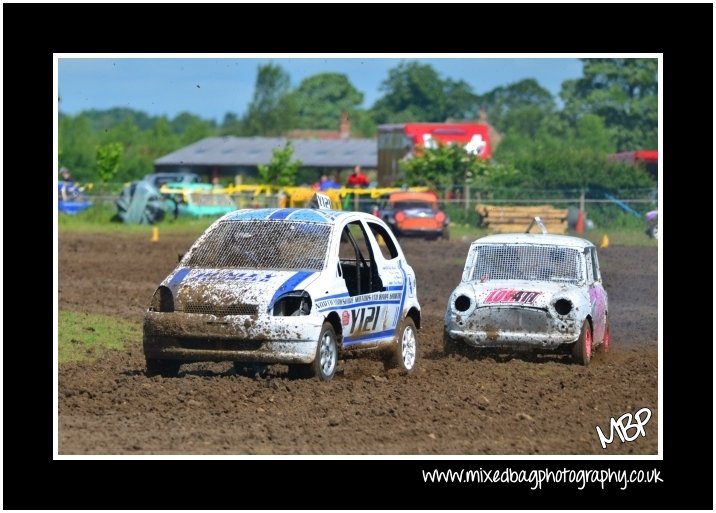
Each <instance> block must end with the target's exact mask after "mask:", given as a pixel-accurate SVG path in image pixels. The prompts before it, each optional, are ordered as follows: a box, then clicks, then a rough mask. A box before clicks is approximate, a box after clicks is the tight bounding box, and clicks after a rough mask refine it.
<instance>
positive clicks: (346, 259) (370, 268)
mask: <svg viewBox="0 0 716 513" xmlns="http://www.w3.org/2000/svg"><path fill="white" fill-rule="evenodd" d="M338 258H339V260H340V266H341V275H342V276H343V279H344V280H345V282H346V288H347V289H348V294H349V295H350V296H358V295H361V294H369V293H371V292H380V291H382V290H383V282H382V280H381V278H380V274H379V272H378V266H377V265H376V263H375V259H374V258H373V251H372V249H371V247H370V246H369V244H368V240H367V236H366V233H365V232H364V231H363V226H362V225H361V223H360V221H354V222H352V223H348V224H347V225H346V227H345V228H344V229H343V232H342V233H341V241H340V246H339V250H338Z"/></svg>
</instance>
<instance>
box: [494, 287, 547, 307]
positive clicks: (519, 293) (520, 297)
mask: <svg viewBox="0 0 716 513" xmlns="http://www.w3.org/2000/svg"><path fill="white" fill-rule="evenodd" d="M540 294H541V292H534V291H530V290H514V289H496V290H493V291H490V293H489V294H488V295H487V297H486V298H485V303H522V304H527V305H531V304H532V303H534V302H535V299H537V296H539V295H540Z"/></svg>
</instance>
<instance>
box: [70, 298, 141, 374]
mask: <svg viewBox="0 0 716 513" xmlns="http://www.w3.org/2000/svg"><path fill="white" fill-rule="evenodd" d="M58 339H59V355H58V357H59V358H58V361H59V363H60V364H62V363H67V362H76V361H82V360H92V359H94V358H97V357H99V356H100V355H101V354H102V353H103V352H104V351H107V350H121V349H124V348H125V347H126V346H127V345H128V344H135V343H138V342H139V341H140V340H141V339H142V327H141V326H139V325H138V324H137V323H133V322H129V321H126V320H124V319H119V318H115V317H110V316H107V315H99V314H88V313H79V312H70V311H67V310H60V312H59V327H58Z"/></svg>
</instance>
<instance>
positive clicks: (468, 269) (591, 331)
mask: <svg viewBox="0 0 716 513" xmlns="http://www.w3.org/2000/svg"><path fill="white" fill-rule="evenodd" d="M444 324H445V328H444V344H445V351H446V352H447V353H452V352H458V353H459V352H460V351H462V350H464V349H466V348H468V347H472V348H489V349H496V350H507V351H519V350H536V351H540V352H549V351H567V352H571V354H572V357H573V359H574V361H576V362H577V363H580V364H582V365H588V364H589V362H590V360H591V358H592V355H593V353H594V350H595V348H597V347H599V346H601V347H602V348H603V349H604V350H605V351H606V350H607V349H608V348H609V315H608V302H607V293H606V291H605V290H604V287H603V285H602V278H601V274H600V271H599V261H598V258H597V250H596V247H595V246H594V244H592V243H591V242H589V241H587V240H584V239H581V238H578V237H570V236H567V235H551V234H531V233H522V234H500V235H490V236H487V237H483V238H481V239H478V240H476V241H475V242H473V243H472V244H471V246H470V250H469V252H468V255H467V259H466V261H465V268H464V271H463V276H462V281H461V282H460V284H459V285H458V286H457V287H456V288H455V290H454V291H453V292H452V294H451V295H450V298H449V300H448V304H447V309H446V312H445V321H444Z"/></svg>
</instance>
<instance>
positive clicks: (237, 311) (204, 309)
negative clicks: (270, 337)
mask: <svg viewBox="0 0 716 513" xmlns="http://www.w3.org/2000/svg"><path fill="white" fill-rule="evenodd" d="M182 311H184V312H186V313H194V314H207V315H216V316H217V317H223V316H225V315H257V314H258V313H259V307H258V306H256V305H226V306H217V305H207V304H202V303H187V304H186V305H184V308H183V310H182Z"/></svg>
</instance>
